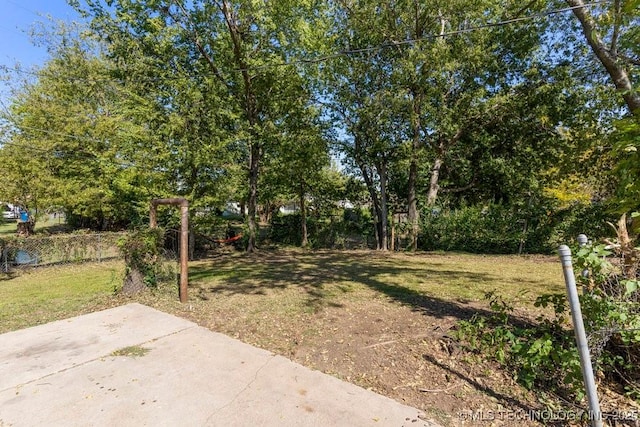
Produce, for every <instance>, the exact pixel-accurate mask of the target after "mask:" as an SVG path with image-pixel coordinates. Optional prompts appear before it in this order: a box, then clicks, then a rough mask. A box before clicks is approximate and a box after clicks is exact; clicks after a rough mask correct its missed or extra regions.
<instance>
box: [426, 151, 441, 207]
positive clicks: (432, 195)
mask: <svg viewBox="0 0 640 427" xmlns="http://www.w3.org/2000/svg"><path fill="white" fill-rule="evenodd" d="M443 163H444V145H443V143H440V144H439V146H438V149H437V151H436V158H435V159H434V160H433V166H432V167H431V177H430V178H429V192H428V193H427V206H433V205H434V204H435V203H436V200H437V199H438V190H440V184H439V181H440V169H441V168H442V164H443Z"/></svg>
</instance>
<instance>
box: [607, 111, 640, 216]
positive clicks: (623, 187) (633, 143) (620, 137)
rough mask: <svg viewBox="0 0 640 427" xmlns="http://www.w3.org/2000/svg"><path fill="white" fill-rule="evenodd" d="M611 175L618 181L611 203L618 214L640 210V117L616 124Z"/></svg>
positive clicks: (613, 136)
mask: <svg viewBox="0 0 640 427" xmlns="http://www.w3.org/2000/svg"><path fill="white" fill-rule="evenodd" d="M612 139H613V141H614V149H613V155H614V158H615V161H616V166H615V168H614V170H613V173H614V175H615V177H616V179H617V181H618V185H617V186H616V194H615V197H614V200H613V203H614V204H615V205H616V207H617V208H618V210H619V211H620V212H628V211H630V210H636V209H639V208H640V117H629V118H627V119H624V120H620V121H618V122H617V123H616V132H615V133H614V134H613V135H612Z"/></svg>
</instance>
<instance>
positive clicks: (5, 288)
mask: <svg viewBox="0 0 640 427" xmlns="http://www.w3.org/2000/svg"><path fill="white" fill-rule="evenodd" d="M123 270H124V266H123V264H122V263H121V262H119V261H110V262H103V263H92V264H77V265H65V266H57V267H49V268H40V269H34V270H31V271H23V272H20V273H19V274H17V275H15V276H13V277H11V276H10V277H7V276H2V275H0V333H2V332H7V331H11V330H15V329H20V328H24V327H28V326H34V325H38V324H42V323H46V322H49V321H51V320H56V319H62V318H67V317H72V316H75V315H78V314H82V313H86V312H90V311H93V310H94V309H101V308H103V307H104V306H105V305H109V302H110V299H112V296H113V294H114V290H115V288H116V287H117V286H120V284H121V283H122V272H123Z"/></svg>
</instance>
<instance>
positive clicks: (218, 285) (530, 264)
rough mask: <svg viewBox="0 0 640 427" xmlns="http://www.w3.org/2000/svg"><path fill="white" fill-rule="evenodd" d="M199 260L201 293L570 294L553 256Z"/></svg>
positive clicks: (459, 297)
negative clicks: (292, 290) (288, 291)
mask: <svg viewBox="0 0 640 427" xmlns="http://www.w3.org/2000/svg"><path fill="white" fill-rule="evenodd" d="M191 265H192V267H191V269H190V271H191V273H190V278H191V279H190V282H191V284H192V285H193V286H194V287H196V288H197V289H200V290H202V289H205V290H207V291H209V292H213V293H222V294H224V293H230V294H251V293H259V294H261V295H268V294H278V293H283V292H284V290H286V289H293V288H295V289H297V290H298V291H300V290H304V291H305V292H303V293H300V292H298V294H299V295H300V297H301V298H309V299H322V300H324V302H329V301H331V300H333V299H339V298H343V297H345V295H346V294H350V295H351V296H352V297H357V295H360V296H363V297H364V298H368V297H369V296H370V293H371V291H373V293H374V294H377V295H379V296H383V297H386V298H392V299H395V300H397V301H398V302H401V303H404V304H411V303H412V300H417V299H420V298H423V299H424V298H435V299H441V300H448V301H455V302H456V303H463V304H464V303H469V302H478V301H481V300H483V299H484V298H485V295H486V294H487V293H488V292H496V293H498V294H500V295H502V296H503V297H504V298H505V299H507V300H509V301H511V302H513V303H514V304H516V305H528V304H529V303H532V302H533V301H534V300H535V298H536V297H537V296H539V295H541V294H545V293H553V292H564V288H563V286H564V282H563V278H562V268H561V266H560V263H559V261H558V260H557V259H556V258H555V257H547V256H532V257H526V256H495V255H491V256H485V255H470V254H432V253H417V254H405V253H386V254H385V253H381V252H375V251H317V252H304V251H296V250H284V251H277V252H264V253H260V254H258V255H255V256H252V257H247V256H246V255H243V254H235V255H232V256H228V257H223V258H219V259H215V260H210V261H199V262H195V263H192V264H191ZM358 290H367V291H368V292H364V293H362V292H360V293H359V292H356V291H358ZM414 302H415V301H414Z"/></svg>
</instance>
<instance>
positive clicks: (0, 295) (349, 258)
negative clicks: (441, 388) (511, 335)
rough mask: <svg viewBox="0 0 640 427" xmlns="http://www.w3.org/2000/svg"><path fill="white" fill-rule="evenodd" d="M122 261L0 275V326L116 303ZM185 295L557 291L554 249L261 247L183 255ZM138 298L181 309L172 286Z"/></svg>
mask: <svg viewBox="0 0 640 427" xmlns="http://www.w3.org/2000/svg"><path fill="white" fill-rule="evenodd" d="M123 270H124V267H123V265H122V264H121V262H116V261H111V262H104V263H99V264H78V265H67V266H59V267H49V268H41V269H35V270H32V271H30V272H22V273H20V274H18V275H16V276H15V277H12V278H6V277H5V278H4V279H2V276H0V332H6V331H9V330H14V329H18V328H22V327H27V326H33V325H37V324H41V323H44V322H48V321H51V320H55V319H61V318H65V317H70V316H74V315H77V314H80V313H85V312H88V311H92V310H99V309H102V308H106V307H109V306H113V305H116V304H118V303H120V302H118V298H116V297H114V296H113V294H114V290H115V289H116V288H119V287H120V285H121V284H122V273H123ZM189 270H190V276H189V277H190V280H189V294H190V295H189V297H190V301H191V302H192V303H193V304H196V305H197V306H201V307H200V308H202V309H203V310H204V311H207V310H210V309H211V310H216V309H217V308H216V307H209V306H208V303H210V302H213V301H215V302H216V304H217V305H218V306H217V307H219V306H225V307H227V308H229V309H230V310H232V311H233V312H234V313H235V312H236V311H237V310H236V308H237V309H238V310H239V311H238V313H240V312H244V313H245V314H246V313H255V314H256V315H257V316H273V317H280V316H284V317H286V316H290V315H297V314H300V315H304V314H305V313H309V312H310V311H311V312H313V311H315V310H318V309H319V308H322V307H326V306H339V305H340V304H342V303H343V302H344V301H345V299H349V300H352V301H360V302H366V301H367V300H370V299H385V300H389V301H393V302H394V303H396V304H400V305H407V306H411V307H413V308H415V309H419V310H423V309H425V308H428V307H432V306H434V305H435V306H439V307H451V308H456V307H458V306H464V305H466V304H469V303H470V304H475V305H477V304H480V305H486V304H485V301H484V297H485V295H486V293H487V292H496V293H497V294H499V295H501V296H503V297H504V298H505V299H506V300H508V301H510V302H511V303H512V304H514V305H515V306H517V307H521V308H523V309H531V308H532V302H533V301H534V300H535V298H536V297H537V296H538V295H541V294H544V293H551V292H564V288H563V281H562V269H561V267H560V263H559V262H558V261H557V260H556V259H555V258H554V257H518V256H482V255H469V254H430V253H418V254H404V253H387V254H384V253H380V252H376V251H314V252H308V251H301V250H296V249H285V250H278V251H262V252H259V253H258V254H255V255H247V254H244V253H238V252H234V253H228V254H224V255H222V256H219V257H215V258H211V259H207V260H200V261H195V262H191V263H190V269H189ZM140 298H141V302H143V303H146V304H149V305H152V306H156V307H158V308H160V309H166V311H173V312H176V313H177V314H180V312H181V311H182V309H181V305H180V304H179V303H177V304H175V302H176V301H177V295H176V292H175V285H169V286H168V287H167V291H166V292H154V293H151V294H149V295H147V296H144V297H140Z"/></svg>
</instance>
